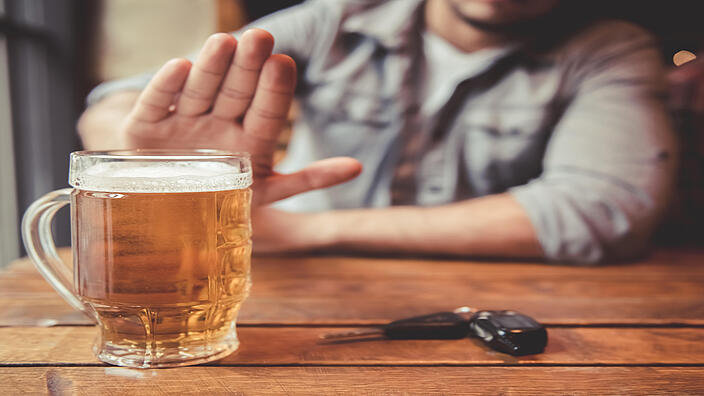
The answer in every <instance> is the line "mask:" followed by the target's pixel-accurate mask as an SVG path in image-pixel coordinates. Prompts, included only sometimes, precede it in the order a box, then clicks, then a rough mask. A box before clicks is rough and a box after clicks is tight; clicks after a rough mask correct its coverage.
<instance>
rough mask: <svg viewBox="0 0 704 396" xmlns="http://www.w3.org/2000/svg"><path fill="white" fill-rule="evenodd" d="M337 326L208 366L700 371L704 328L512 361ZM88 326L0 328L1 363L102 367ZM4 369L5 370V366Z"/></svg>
mask: <svg viewBox="0 0 704 396" xmlns="http://www.w3.org/2000/svg"><path fill="white" fill-rule="evenodd" d="M347 330H350V329H349V328H339V327H332V328H331V327H269V328H267V327H243V328H240V329H238V334H239V338H240V341H241V345H240V349H239V350H238V351H237V352H235V353H234V354H232V355H230V356H228V357H226V358H224V359H222V360H220V361H218V362H215V363H213V365H359V366H369V365H419V364H420V365H546V364H556V365H598V364H604V365H634V364H637V365H694V364H697V365H703V366H704V329H641V328H625V329H624V328H579V329H569V328H556V329H549V334H550V340H549V343H548V347H547V348H546V350H545V352H544V353H542V354H537V355H531V356H522V357H513V356H509V355H506V354H503V353H498V352H494V351H492V350H490V349H488V348H486V347H485V346H484V344H483V343H482V342H480V341H479V340H477V339H469V338H465V339H460V340H384V339H378V338H377V339H369V340H364V341H345V342H330V341H328V340H322V339H321V338H320V337H321V336H322V335H324V334H327V333H331V332H338V331H347ZM97 331H98V330H97V329H96V328H94V327H88V326H79V327H73V326H63V327H55V328H38V327H8V328H3V329H0V362H11V364H14V365H27V364H41V365H54V364H59V365H65V364H80V365H102V363H101V362H99V361H98V360H97V359H96V358H95V357H94V356H93V353H92V352H91V345H92V343H93V340H94V339H95V336H96V334H97ZM5 364H9V363H5Z"/></svg>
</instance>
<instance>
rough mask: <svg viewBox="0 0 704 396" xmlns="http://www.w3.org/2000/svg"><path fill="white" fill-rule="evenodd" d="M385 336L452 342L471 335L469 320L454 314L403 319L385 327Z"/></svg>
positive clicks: (443, 313)
mask: <svg viewBox="0 0 704 396" xmlns="http://www.w3.org/2000/svg"><path fill="white" fill-rule="evenodd" d="M383 330H384V334H385V335H386V336H387V337H389V338H392V339H396V340H421V339H432V340H441V339H444V340H450V339H459V338H464V337H466V336H467V334H468V333H469V322H468V321H467V319H465V318H463V317H462V316H460V315H457V314H456V313H452V312H437V313H434V314H430V315H423V316H416V317H413V318H408V319H401V320H396V321H394V322H391V323H389V324H387V325H386V326H384V328H383Z"/></svg>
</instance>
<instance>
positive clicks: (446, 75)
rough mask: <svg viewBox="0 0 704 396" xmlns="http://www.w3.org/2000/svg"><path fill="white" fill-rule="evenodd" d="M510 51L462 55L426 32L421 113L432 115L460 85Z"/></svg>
mask: <svg viewBox="0 0 704 396" xmlns="http://www.w3.org/2000/svg"><path fill="white" fill-rule="evenodd" d="M508 50H509V48H507V47H497V48H487V49H482V50H479V51H475V52H469V53H468V52H462V51H461V50H460V49H458V48H456V47H455V46H453V45H452V44H450V43H449V42H447V41H446V40H445V39H443V38H442V37H440V36H438V35H436V34H434V33H432V32H429V31H427V30H426V31H425V32H424V33H423V52H424V54H425V62H426V75H425V86H424V88H423V102H422V105H421V111H422V112H423V114H435V113H436V112H437V111H438V110H439V109H440V107H442V106H443V105H445V104H446V103H447V101H448V100H449V99H450V96H451V95H452V93H453V92H454V91H455V87H457V84H459V83H460V82H462V81H464V80H466V79H467V78H469V77H472V76H474V75H477V74H479V73H481V72H482V71H484V70H486V69H488V68H489V66H490V65H491V64H492V63H494V61H496V60H497V59H498V58H499V57H501V55H503V54H505V53H506V52H507V51H508Z"/></svg>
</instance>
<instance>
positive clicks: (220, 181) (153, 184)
mask: <svg viewBox="0 0 704 396" xmlns="http://www.w3.org/2000/svg"><path fill="white" fill-rule="evenodd" d="M69 183H70V184H71V186H73V187H75V188H78V189H81V190H89V191H103V192H133V193H178V192H199V191H223V190H237V189H243V188H247V187H249V186H250V185H251V184H252V173H251V172H242V171H240V169H239V168H237V167H234V166H232V165H228V164H225V163H221V162H200V161H183V162H181V161H179V162H174V163H166V162H153V163H150V162H146V161H145V162H132V161H130V162H105V163H99V164H96V165H93V166H91V167H90V168H88V169H86V170H84V171H81V172H76V174H75V175H71V176H70V181H69Z"/></svg>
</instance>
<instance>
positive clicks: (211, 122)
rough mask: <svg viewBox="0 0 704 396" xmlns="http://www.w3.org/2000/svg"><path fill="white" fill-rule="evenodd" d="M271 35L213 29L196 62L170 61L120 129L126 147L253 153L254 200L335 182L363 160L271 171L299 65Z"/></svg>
mask: <svg viewBox="0 0 704 396" xmlns="http://www.w3.org/2000/svg"><path fill="white" fill-rule="evenodd" d="M273 44H274V40H273V37H272V36H271V35H270V34H269V33H268V32H266V31H264V30H260V29H252V30H248V31H247V32H245V33H244V34H243V35H242V37H241V39H240V41H239V42H237V40H235V38H234V37H232V36H231V35H229V34H224V33H219V34H215V35H213V36H211V37H210V38H209V39H208V40H207V41H206V43H205V45H204V47H203V50H202V51H201V53H200V55H199V56H198V58H197V60H196V61H195V63H193V64H191V62H190V61H188V60H186V59H173V60H171V61H169V62H167V63H166V64H165V65H164V66H163V67H162V68H161V69H160V70H159V71H158V72H157V73H156V74H155V75H154V77H153V78H152V80H151V82H150V83H149V84H148V85H147V86H146V87H145V89H144V90H143V91H142V93H141V94H140V96H139V98H138V99H137V102H136V104H135V106H134V108H133V109H132V111H131V112H130V114H129V115H128V116H127V117H126V118H125V120H124V122H123V124H122V125H121V127H120V128H119V134H120V136H121V138H122V139H124V141H123V143H124V146H126V147H129V148H214V149H223V150H229V151H246V152H249V153H250V154H251V156H252V165H253V171H254V177H255V186H254V189H255V195H254V197H255V198H254V199H255V201H256V203H257V204H265V203H269V202H273V201H276V200H279V199H282V198H285V197H288V196H291V195H295V194H299V193H301V192H304V191H308V190H313V189H317V188H324V187H327V186H331V185H334V184H338V183H341V182H344V181H346V180H349V179H351V178H353V177H355V176H356V175H357V174H359V172H360V171H361V165H360V164H359V162H357V161H356V160H354V159H351V158H330V159H326V160H322V161H318V162H315V163H313V164H311V165H310V166H308V167H306V168H305V169H303V170H301V171H298V172H296V173H292V174H288V175H283V174H278V173H276V172H274V171H273V170H272V165H273V163H272V161H273V153H274V150H275V148H276V141H277V138H278V136H279V134H280V133H281V130H282V128H283V126H284V123H285V122H286V117H287V115H288V110H289V107H290V105H291V100H292V98H293V92H294V88H295V85H296V65H295V63H294V61H293V59H291V58H290V57H288V56H286V55H281V54H276V55H272V54H271V51H272V48H273Z"/></svg>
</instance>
